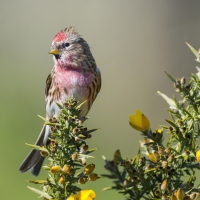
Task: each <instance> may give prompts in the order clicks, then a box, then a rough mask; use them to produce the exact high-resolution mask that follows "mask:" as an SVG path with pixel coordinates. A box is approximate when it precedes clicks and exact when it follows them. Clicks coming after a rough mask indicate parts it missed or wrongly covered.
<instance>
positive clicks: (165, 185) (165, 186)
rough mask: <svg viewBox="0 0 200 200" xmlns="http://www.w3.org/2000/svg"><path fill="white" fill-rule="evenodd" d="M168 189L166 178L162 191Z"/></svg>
mask: <svg viewBox="0 0 200 200" xmlns="http://www.w3.org/2000/svg"><path fill="white" fill-rule="evenodd" d="M166 189H167V179H165V180H164V181H163V182H162V185H161V190H162V191H165V190H166Z"/></svg>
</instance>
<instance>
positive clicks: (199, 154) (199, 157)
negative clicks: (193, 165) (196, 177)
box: [196, 149, 200, 162]
mask: <svg viewBox="0 0 200 200" xmlns="http://www.w3.org/2000/svg"><path fill="white" fill-rule="evenodd" d="M196 159H197V162H200V149H199V150H198V151H197V152H196Z"/></svg>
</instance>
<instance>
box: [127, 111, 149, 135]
mask: <svg viewBox="0 0 200 200" xmlns="http://www.w3.org/2000/svg"><path fill="white" fill-rule="evenodd" d="M129 120H130V125H131V126H132V127H133V128H134V129H136V130H138V131H142V132H144V131H147V130H149V128H150V123H149V120H148V119H147V118H146V116H145V115H144V114H142V113H141V112H140V110H136V112H135V114H134V115H131V116H130V117H129Z"/></svg>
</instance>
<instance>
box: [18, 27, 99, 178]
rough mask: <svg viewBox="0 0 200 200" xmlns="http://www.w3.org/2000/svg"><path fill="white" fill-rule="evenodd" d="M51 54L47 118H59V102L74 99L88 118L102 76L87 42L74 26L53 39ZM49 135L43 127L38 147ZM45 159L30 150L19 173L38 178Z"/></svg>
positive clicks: (83, 114)
mask: <svg viewBox="0 0 200 200" xmlns="http://www.w3.org/2000/svg"><path fill="white" fill-rule="evenodd" d="M49 53H50V54H53V60H54V67H53V69H52V71H51V73H50V74H49V76H48V77H47V80H46V89H45V97H46V119H50V118H53V117H55V118H58V117H59V114H60V110H59V108H58V106H57V104H56V102H58V103H59V102H65V101H66V100H67V99H68V98H69V97H71V96H73V97H74V98H75V99H76V100H77V101H79V102H83V101H85V100H87V101H86V103H85V104H83V106H82V108H81V112H80V117H84V116H86V115H87V113H88V111H89V110H90V108H91V106H92V103H93V101H94V100H95V98H96V96H97V94H98V93H99V91H100V88H101V73H100V70H99V68H98V67H97V66H96V63H95V60H94V58H93V56H92V53H91V51H90V48H89V45H88V44H87V42H86V41H85V40H84V39H83V38H82V37H81V36H80V35H79V34H78V32H77V31H76V30H75V29H74V28H73V27H68V28H66V29H64V30H61V31H60V32H59V33H58V34H57V35H56V36H55V37H54V39H53V42H52V45H51V49H50V52H49ZM49 136H50V127H49V126H48V125H46V126H43V128H42V130H41V132H40V135H39V137H38V139H37V141H36V143H35V144H36V145H38V146H43V145H45V144H46V143H47V141H48V137H49ZM43 161H44V157H42V156H41V155H40V152H39V151H38V150H35V149H33V150H31V152H30V153H29V154H28V156H27V157H26V158H25V160H24V161H23V162H22V164H21V166H20V168H19V171H20V172H26V171H28V170H29V169H30V170H31V172H32V174H33V175H35V176H37V175H38V174H39V172H40V169H41V166H42V163H43Z"/></svg>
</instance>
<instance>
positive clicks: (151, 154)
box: [149, 152, 159, 163]
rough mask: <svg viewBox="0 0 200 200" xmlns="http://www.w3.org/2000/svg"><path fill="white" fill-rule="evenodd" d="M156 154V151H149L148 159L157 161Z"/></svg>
mask: <svg viewBox="0 0 200 200" xmlns="http://www.w3.org/2000/svg"><path fill="white" fill-rule="evenodd" d="M157 154H158V152H153V153H149V159H150V160H151V161H152V162H154V163H157V162H158V161H159V158H158V155H157Z"/></svg>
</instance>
